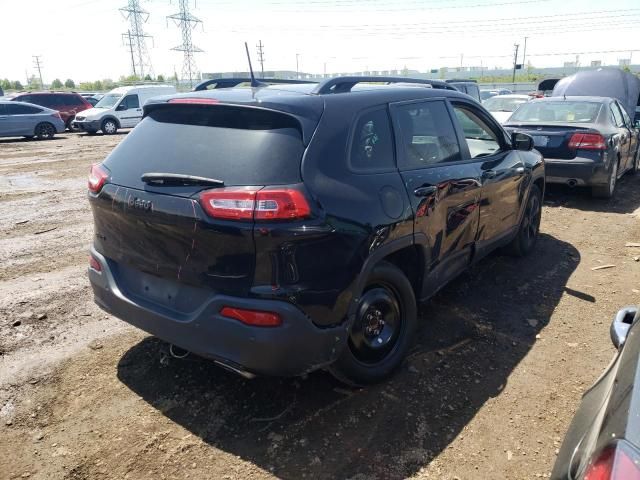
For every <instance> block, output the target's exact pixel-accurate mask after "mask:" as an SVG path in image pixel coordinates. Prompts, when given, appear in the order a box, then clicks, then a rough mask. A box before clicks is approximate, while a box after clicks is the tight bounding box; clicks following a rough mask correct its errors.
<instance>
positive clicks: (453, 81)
mask: <svg viewBox="0 0 640 480" xmlns="http://www.w3.org/2000/svg"><path fill="white" fill-rule="evenodd" d="M445 82H447V83H459V82H471V83H478V81H477V80H474V79H472V78H450V79H449V80H445Z"/></svg>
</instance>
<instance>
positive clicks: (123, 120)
mask: <svg viewBox="0 0 640 480" xmlns="http://www.w3.org/2000/svg"><path fill="white" fill-rule="evenodd" d="M172 93H176V88H175V87H173V86H171V85H135V86H131V87H118V88H114V89H113V90H111V91H110V92H109V93H107V94H105V96H104V97H102V98H101V99H100V101H99V102H98V103H96V106H95V107H93V108H90V109H89V110H84V111H82V112H80V113H79V114H78V115H76V118H75V119H74V120H73V122H72V124H71V125H72V127H74V128H77V129H80V130H83V131H85V132H87V133H89V134H94V133H96V132H97V131H98V130H102V132H103V133H104V134H106V135H113V134H114V133H116V132H117V131H118V129H119V128H132V127H135V126H136V125H137V124H138V122H140V120H142V107H143V106H144V104H145V103H147V101H148V100H149V99H150V98H152V97H157V96H160V95H171V94H172Z"/></svg>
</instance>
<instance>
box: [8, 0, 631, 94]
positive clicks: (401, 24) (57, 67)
mask: <svg viewBox="0 0 640 480" xmlns="http://www.w3.org/2000/svg"><path fill="white" fill-rule="evenodd" d="M127 2H128V0H59V1H56V2H52V1H51V0H29V2H28V8H27V7H25V6H24V5H23V4H21V2H16V1H9V0H0V78H5V77H6V78H9V79H11V80H20V81H23V82H24V81H25V80H26V76H29V75H32V74H37V71H36V69H35V66H34V61H33V56H34V55H39V56H40V58H41V62H42V75H43V78H44V81H45V83H46V84H48V83H50V82H51V81H52V80H53V79H54V78H60V79H62V81H64V80H65V79H66V78H72V79H73V80H74V81H76V82H80V81H93V80H97V79H104V78H111V79H113V80H117V79H118V78H119V77H120V76H121V75H130V74H131V73H132V71H131V56H130V52H129V50H128V48H127V47H126V46H125V42H124V41H123V38H122V33H123V32H126V31H127V29H128V28H129V23H128V20H127V19H126V18H125V17H124V16H123V12H121V11H120V10H119V8H120V7H125V6H126V5H127ZM140 5H141V8H142V9H144V10H146V11H147V12H148V13H149V16H148V20H147V22H146V23H145V24H144V29H145V33H146V34H147V35H149V36H150V38H148V39H147V42H146V43H147V48H148V51H149V55H150V59H151V64H152V68H153V73H155V74H156V75H157V74H164V75H165V76H168V75H172V74H173V72H174V71H177V72H178V74H180V73H181V71H182V61H183V57H182V53H181V52H177V51H172V50H171V48H172V47H175V46H178V45H180V44H181V43H182V38H181V33H180V30H179V29H178V27H177V26H176V25H175V23H174V22H173V21H172V20H168V19H167V16H169V15H171V14H174V13H176V12H178V0H173V1H169V0H140ZM189 5H190V9H191V14H192V15H193V16H194V17H197V18H198V19H200V20H202V23H199V24H197V25H195V28H194V29H193V31H192V36H193V43H194V44H195V45H196V46H198V47H200V48H201V49H202V50H203V52H202V53H197V54H196V56H195V61H196V64H197V68H198V70H199V71H201V72H220V71H246V70H247V63H246V56H245V52H244V42H245V41H246V42H248V44H249V48H250V52H251V54H252V57H253V62H254V69H259V64H258V62H257V54H256V45H257V43H258V42H259V41H262V43H263V44H264V59H265V63H264V68H265V70H293V71H295V70H296V61H297V63H298V68H299V71H301V72H308V73H324V72H327V73H346V72H358V71H363V70H388V69H393V70H396V69H397V70H401V69H403V68H404V67H407V68H409V69H415V70H419V71H429V70H430V69H433V68H441V67H449V68H453V67H458V66H461V65H462V66H466V67H471V66H475V67H478V66H482V67H485V68H493V67H504V68H508V67H509V66H510V65H511V64H512V63H513V55H514V50H515V47H514V44H519V45H520V47H519V57H518V61H519V62H521V61H522V54H523V50H524V43H525V37H526V42H527V47H526V63H529V62H530V63H531V64H532V65H533V66H534V67H549V66H562V65H563V62H566V61H576V59H577V60H578V61H579V62H580V64H581V65H588V64H589V63H590V62H591V61H592V60H602V61H603V62H604V63H609V64H612V63H613V64H616V63H617V61H618V59H622V58H630V57H631V58H632V62H633V63H640V3H639V2H638V0H608V1H607V2H602V1H595V0H493V1H490V0H386V1H383V0H304V1H300V0H261V1H258V0H235V1H233V0H195V1H194V0H190V4H189Z"/></svg>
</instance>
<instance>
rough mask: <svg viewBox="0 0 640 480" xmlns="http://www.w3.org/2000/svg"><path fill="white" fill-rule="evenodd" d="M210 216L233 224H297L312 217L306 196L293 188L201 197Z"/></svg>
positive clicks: (223, 190)
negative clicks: (298, 221) (271, 222)
mask: <svg viewBox="0 0 640 480" xmlns="http://www.w3.org/2000/svg"><path fill="white" fill-rule="evenodd" d="M200 203H201V204H202V207H203V208H204V210H205V211H206V212H207V214H208V215H210V216H212V217H214V218H224V219H229V220H252V219H256V220H262V221H264V220H297V219H302V218H306V217H308V216H309V215H310V214H311V208H310V207H309V203H308V202H307V199H306V198H305V196H304V194H303V193H302V192H301V191H299V190H296V189H293V188H273V189H259V187H258V188H256V187H234V188H217V189H215V190H207V191H205V192H202V193H201V194H200Z"/></svg>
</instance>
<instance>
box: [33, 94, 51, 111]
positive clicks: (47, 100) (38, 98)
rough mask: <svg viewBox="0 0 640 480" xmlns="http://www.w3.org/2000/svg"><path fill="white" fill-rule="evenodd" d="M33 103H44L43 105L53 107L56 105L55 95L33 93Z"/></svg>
mask: <svg viewBox="0 0 640 480" xmlns="http://www.w3.org/2000/svg"><path fill="white" fill-rule="evenodd" d="M31 103H35V104H36V105H42V106H43V107H47V108H52V107H54V106H55V105H56V102H55V101H54V98H53V95H32V96H31Z"/></svg>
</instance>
